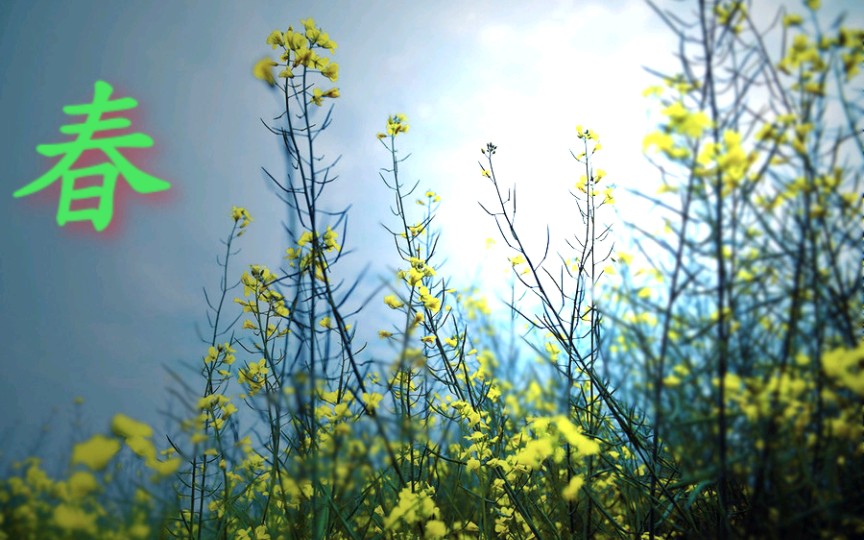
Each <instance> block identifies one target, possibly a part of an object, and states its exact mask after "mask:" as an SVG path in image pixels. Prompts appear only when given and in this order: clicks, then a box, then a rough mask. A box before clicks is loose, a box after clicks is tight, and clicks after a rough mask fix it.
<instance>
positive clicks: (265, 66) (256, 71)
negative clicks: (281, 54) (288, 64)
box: [252, 57, 277, 86]
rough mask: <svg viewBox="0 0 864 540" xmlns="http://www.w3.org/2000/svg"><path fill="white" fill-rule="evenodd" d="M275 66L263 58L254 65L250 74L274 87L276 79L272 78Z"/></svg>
mask: <svg viewBox="0 0 864 540" xmlns="http://www.w3.org/2000/svg"><path fill="white" fill-rule="evenodd" d="M276 65H277V64H276V62H274V61H273V60H271V59H270V58H267V57H264V58H262V59H261V60H258V61H257V62H256V63H255V67H253V68H252V74H253V75H255V78H257V79H261V80H262V81H265V82H266V83H267V84H269V85H270V86H275V85H276V79H275V78H274V77H273V67H275V66H276Z"/></svg>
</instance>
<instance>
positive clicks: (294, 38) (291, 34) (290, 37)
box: [283, 26, 306, 65]
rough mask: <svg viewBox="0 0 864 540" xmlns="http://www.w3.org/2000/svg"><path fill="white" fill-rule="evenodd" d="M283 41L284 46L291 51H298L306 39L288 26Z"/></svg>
mask: <svg viewBox="0 0 864 540" xmlns="http://www.w3.org/2000/svg"><path fill="white" fill-rule="evenodd" d="M283 41H284V43H285V46H286V47H288V49H290V50H292V51H299V50H300V49H302V48H304V46H305V45H306V37H305V36H304V35H303V34H301V33H299V32H295V31H294V29H293V28H291V27H290V26H289V27H288V31H287V32H285V36H284V37H283ZM295 65H296V64H295Z"/></svg>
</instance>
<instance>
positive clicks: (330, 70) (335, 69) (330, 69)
mask: <svg viewBox="0 0 864 540" xmlns="http://www.w3.org/2000/svg"><path fill="white" fill-rule="evenodd" d="M321 75H324V76H325V77H327V78H328V79H330V80H331V81H333V82H336V80H337V79H338V78H339V64H336V63H332V64H327V65H326V66H324V68H323V69H322V70H321Z"/></svg>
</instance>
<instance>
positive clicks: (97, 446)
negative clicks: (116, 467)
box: [72, 435, 120, 471]
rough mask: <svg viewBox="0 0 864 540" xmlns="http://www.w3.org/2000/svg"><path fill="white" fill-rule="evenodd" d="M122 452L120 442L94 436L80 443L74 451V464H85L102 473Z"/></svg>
mask: <svg viewBox="0 0 864 540" xmlns="http://www.w3.org/2000/svg"><path fill="white" fill-rule="evenodd" d="M119 451H120V442H119V441H117V440H116V439H111V438H108V437H105V436H104V435H94V436H93V437H91V438H90V439H89V440H88V441H85V442H82V443H78V444H76V445H75V447H74V448H73V450H72V464H73V465H74V464H76V463H83V464H84V465H86V466H87V467H88V468H90V469H91V470H94V471H101V470H102V469H104V468H105V466H106V465H108V462H109V461H111V459H112V458H113V457H114V455H115V454H117V452H119Z"/></svg>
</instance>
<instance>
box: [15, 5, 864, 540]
mask: <svg viewBox="0 0 864 540" xmlns="http://www.w3.org/2000/svg"><path fill="white" fill-rule="evenodd" d="M649 3H650V2H649ZM650 4H651V6H652V7H654V8H655V10H656V11H657V13H658V15H659V16H660V17H661V18H662V20H663V21H664V22H665V23H666V24H667V25H668V26H669V28H670V30H671V31H673V32H675V33H676V35H677V36H678V37H679V38H680V40H681V49H680V60H681V71H680V73H679V74H678V75H672V76H663V77H662V78H661V80H660V81H659V84H658V85H657V86H655V87H651V88H649V89H648V90H647V91H646V92H645V95H646V96H647V97H648V99H650V100H652V103H654V104H656V106H657V107H658V110H659V111H660V113H661V114H662V118H663V119H664V121H663V122H662V123H661V124H660V125H658V126H657V129H656V131H654V132H652V133H649V134H647V135H646V137H645V140H644V145H645V152H646V155H648V156H649V158H650V159H651V160H652V161H653V162H655V163H656V165H657V168H658V172H659V173H660V176H661V178H662V187H661V189H660V190H659V192H658V193H656V194H646V193H639V194H637V195H638V196H640V197H642V198H644V199H645V204H651V205H653V208H656V211H657V212H662V213H663V215H664V216H666V218H665V223H666V230H665V232H664V233H663V234H660V235H658V234H649V233H647V232H646V231H644V230H642V229H641V228H640V227H639V224H638V222H636V223H627V222H626V221H625V222H623V223H614V225H615V226H621V227H630V228H632V230H633V234H634V235H635V237H636V238H637V241H636V245H637V247H638V249H637V250H635V251H633V252H629V253H628V252H624V251H620V250H618V251H616V250H614V249H613V248H612V247H611V246H610V245H609V242H608V238H607V236H608V231H609V227H610V226H612V224H613V216H614V214H613V213H612V208H613V205H614V204H615V198H616V192H615V189H616V188H615V186H614V183H613V180H612V179H609V178H606V173H605V172H604V171H603V170H602V169H598V168H595V160H596V159H598V152H599V153H600V154H601V155H602V146H601V142H600V138H599V136H598V134H597V133H596V132H595V131H593V130H592V129H590V128H584V127H582V126H578V127H577V128H576V130H575V133H574V135H575V137H574V141H575V143H576V144H577V149H576V151H575V152H574V154H573V157H574V159H575V164H576V165H575V166H576V171H575V173H574V174H573V178H574V179H576V181H575V182H574V183H573V184H572V186H571V188H572V189H571V191H570V195H571V197H572V200H573V219H572V222H573V230H572V237H571V238H569V239H568V242H567V244H568V245H569V246H570V248H571V249H572V251H571V252H569V253H561V254H559V257H558V259H557V264H556V258H555V257H554V256H551V255H550V254H549V253H546V254H544V255H543V256H542V257H538V255H537V254H535V253H529V252H528V250H527V249H526V248H525V243H524V242H525V240H524V238H523V237H522V236H520V234H521V233H520V230H519V228H518V227H517V226H516V220H515V217H516V198H515V192H514V191H512V190H511V189H509V188H508V187H507V186H506V185H505V184H504V181H503V177H504V176H505V174H504V173H502V172H501V171H496V169H495V156H496V154H497V152H498V149H497V147H496V146H495V145H494V144H492V143H488V144H487V145H485V146H484V147H483V148H482V149H481V152H480V153H479V154H478V155H479V157H480V161H479V168H478V171H477V175H478V181H482V182H484V183H486V184H487V185H488V186H489V188H488V189H489V191H488V193H489V199H488V200H487V201H484V202H483V203H482V206H483V209H484V210H485V211H486V213H487V214H488V215H489V219H491V220H494V221H495V223H496V224H497V225H498V228H499V230H500V233H501V239H502V241H503V242H504V243H505V244H506V245H507V246H508V248H509V249H510V250H511V251H512V256H511V258H510V263H511V266H512V270H513V276H514V280H513V291H512V295H511V298H512V301H511V302H510V303H509V307H510V313H507V314H505V319H509V320H510V321H511V322H512V323H514V324H512V325H511V326H510V327H509V329H508V327H507V325H506V324H501V319H500V317H499V315H500V314H498V313H493V311H492V310H491V309H490V308H489V306H488V304H487V301H486V300H485V298H484V296H483V295H482V293H481V292H479V291H477V290H470V291H459V290H454V289H453V288H451V287H450V286H449V285H448V283H449V281H450V280H449V278H448V275H447V272H446V268H443V267H442V266H441V265H440V263H439V261H440V260H441V259H442V256H441V254H439V253H438V252H437V251H436V247H437V239H438V237H439V235H442V234H447V231H439V230H436V229H435V227H434V226H433V224H434V217H435V212H436V210H437V209H438V208H439V207H440V205H441V204H446V201H442V200H441V198H440V197H439V196H438V195H437V194H436V193H435V192H434V191H431V190H429V191H425V192H422V190H421V191H417V189H416V188H417V187H418V186H417V185H413V186H409V185H406V184H405V183H404V182H403V179H402V178H401V177H400V174H399V165H400V163H401V162H402V161H403V159H400V158H399V157H398V150H397V148H399V145H403V144H410V131H409V124H408V118H407V117H406V116H405V115H404V114H394V115H392V116H390V117H389V118H387V121H386V124H385V125H384V129H383V130H382V131H381V132H380V133H378V134H377V138H378V139H379V140H380V143H381V148H382V158H383V159H386V160H387V161H386V167H385V168H383V169H382V175H381V178H382V179H383V181H384V182H385V183H386V184H387V186H388V187H389V188H390V190H392V194H393V210H394V214H393V215H394V216H395V217H394V218H392V219H391V221H390V222H388V223H386V227H387V229H386V230H387V233H389V234H391V235H392V237H393V240H394V245H395V246H396V253H394V260H395V261H398V262H399V264H400V268H401V269H400V270H399V272H398V274H397V275H396V279H395V280H392V281H391V282H390V283H389V284H388V290H387V291H383V292H382V293H381V294H380V295H379V296H378V297H376V300H375V301H380V302H383V303H384V304H385V305H386V306H387V307H389V308H390V309H391V310H392V311H393V313H394V314H395V315H396V320H397V321H398V322H397V323H396V324H393V325H389V324H385V323H380V325H379V326H381V328H380V330H379V332H378V335H379V337H380V339H381V340H384V341H385V342H386V343H388V344H389V346H390V351H391V353H392V354H391V355H390V356H389V357H387V358H379V357H375V356H373V355H370V354H368V353H367V352H366V351H365V350H364V344H362V343H358V342H357V341H356V340H355V328H354V326H355V325H357V324H361V322H362V324H376V323H374V322H372V321H368V320H363V321H361V319H360V317H359V316H358V313H357V312H356V310H354V311H352V310H350V309H349V308H347V307H346V305H350V302H346V301H347V300H348V299H349V298H350V297H351V295H352V292H353V291H354V289H355V287H354V285H356V283H354V284H347V283H344V282H342V281H338V280H336V279H334V277H333V276H334V274H333V270H334V268H335V267H337V265H338V264H339V261H340V256H341V255H342V254H343V249H344V248H343V245H342V243H341V239H343V238H345V227H346V225H345V223H346V222H345V220H344V219H343V218H344V216H345V212H343V213H337V214H332V213H325V212H323V211H322V208H321V206H320V204H319V200H320V197H321V194H322V192H324V191H325V190H326V189H328V187H329V184H330V183H331V181H330V179H329V178H328V176H327V175H326V174H325V173H324V172H323V169H322V168H321V167H320V165H318V162H319V160H318V159H317V157H316V154H315V153H314V147H315V139H316V137H317V136H318V135H319V134H321V133H323V132H324V131H325V130H326V127H327V123H326V122H324V123H323V124H316V123H313V122H311V120H310V116H311V114H312V111H314V110H315V109H316V108H318V107H323V106H325V104H331V103H334V102H335V100H337V99H338V98H339V97H340V93H339V89H338V87H336V86H334V85H333V83H335V82H336V81H337V80H338V78H339V65H338V64H337V63H336V62H334V61H333V60H332V59H331V56H330V55H332V54H333V53H334V52H335V50H336V47H337V45H336V43H335V42H334V41H333V39H332V38H331V37H330V36H329V35H328V34H327V33H326V32H324V31H323V30H322V29H321V28H319V27H318V26H317V25H316V23H315V21H314V20H312V19H306V20H303V21H301V24H300V26H298V27H297V29H294V28H293V27H288V29H287V31H282V30H274V31H273V32H272V33H271V34H270V35H269V36H266V40H264V41H265V43H266V45H270V48H269V49H270V51H274V52H273V53H271V54H270V55H268V56H265V57H264V58H262V59H261V60H260V61H258V62H257V63H255V64H254V67H253V73H254V75H255V77H257V78H258V79H261V80H262V81H264V82H265V83H266V84H267V86H268V87H269V88H270V90H271V91H274V92H276V91H278V92H279V93H280V94H281V95H282V96H283V97H284V103H285V108H286V112H288V113H289V114H285V115H284V116H283V117H282V121H283V122H284V125H280V126H268V127H269V128H270V130H271V131H272V132H273V133H274V135H276V136H278V137H279V139H280V140H281V141H282V142H283V143H284V146H285V150H286V152H287V155H288V156H289V158H290V159H291V160H292V163H293V164H294V165H295V167H296V169H295V174H294V175H293V176H292V177H290V178H289V179H287V180H279V179H276V178H274V177H273V176H270V179H271V180H272V181H273V183H274V184H275V185H276V186H277V188H278V190H279V192H280V193H281V194H282V195H283V196H284V201H285V202H286V204H287V205H288V206H289V208H290V209H291V211H292V213H293V215H294V219H293V225H292V228H291V230H289V235H290V236H291V238H292V243H291V244H290V245H289V246H288V247H287V249H286V251H285V265H284V268H281V269H278V270H271V269H269V268H267V267H265V266H262V265H252V266H251V267H250V268H249V269H248V270H247V271H245V272H243V273H242V275H241V276H239V284H240V285H242V295H241V294H239V292H238V293H237V295H236V297H233V298H232V296H234V293H231V292H230V291H231V290H232V287H230V286H229V283H231V282H233V280H232V279H231V278H229V276H228V264H229V260H230V258H231V255H232V254H233V253H234V252H232V248H236V245H237V243H238V242H239V241H240V240H239V239H240V237H241V236H243V235H244V234H245V233H247V232H248V231H253V232H252V234H254V226H251V227H250V225H251V224H252V222H253V221H252V216H250V215H249V212H248V211H247V210H246V209H244V208H238V207H235V208H233V210H232V212H231V214H230V221H227V220H226V224H230V225H231V229H230V232H229V233H228V235H227V241H226V249H225V252H224V257H223V258H222V261H223V262H222V263H220V264H223V265H224V269H225V273H224V277H223V279H222V281H221V284H220V287H219V291H218V294H217V295H216V300H217V301H216V302H212V301H211V303H210V306H211V308H212V309H213V311H214V317H213V318H212V319H211V320H212V321H214V322H213V327H212V330H213V332H212V335H211V339H210V343H209V346H208V347H207V348H206V350H204V351H202V356H201V358H200V359H199V360H198V361H197V363H196V370H197V371H200V374H201V378H200V379H198V380H194V381H188V380H187V381H184V389H185V390H184V391H185V392H186V395H187V398H188V399H187V403H186V405H187V408H186V409H185V410H182V411H178V412H177V418H176V420H177V423H176V430H175V431H174V432H173V433H156V432H155V431H154V429H153V428H152V427H151V426H149V425H146V424H144V423H141V422H139V421H137V420H135V419H133V418H129V417H127V416H124V415H116V416H115V417H114V419H113V421H112V423H111V425H110V430H108V431H106V432H105V433H97V434H94V435H92V436H89V435H87V436H82V438H81V439H80V441H79V442H77V443H76V444H75V445H74V447H73V448H72V451H71V455H70V456H69V466H68V473H67V474H66V475H65V476H63V477H62V478H51V477H49V476H48V474H47V473H46V472H45V470H44V468H43V466H42V465H43V464H42V463H41V461H40V459H39V458H36V457H32V458H29V459H26V460H24V461H22V462H20V463H17V464H15V466H14V467H13V473H12V474H11V475H9V476H8V477H6V478H3V479H2V480H0V539H9V540H19V539H40V538H58V539H64V538H69V539H72V538H75V539H78V538H100V539H117V540H126V539H149V538H173V537H178V538H189V539H192V538H196V539H198V538H207V539H210V538H225V539H228V538H230V539H257V540H264V539H272V540H276V539H284V540H288V539H305V538H314V539H325V538H326V539H344V540H347V539H367V538H370V539H378V538H380V539H402V538H404V539H408V538H423V539H445V538H446V539H454V540H455V539H475V538H501V539H519V538H539V539H544V540H545V539H567V538H604V539H605V538H609V539H617V538H620V539H634V538H638V539H642V538H646V539H647V538H651V539H654V538H658V539H659V538H738V537H746V538H832V539H835V538H849V539H851V538H855V537H859V538H860V537H862V536H864V497H862V495H861V486H862V485H864V459H862V457H864V429H862V423H864V345H862V341H861V331H862V328H861V292H860V284H861V280H862V272H861V270H862V265H861V261H860V259H859V257H858V254H860V243H859V242H860V240H859V234H860V219H861V215H860V212H861V189H860V188H861V178H862V164H861V159H860V157H861V155H862V154H864V138H862V134H861V129H860V127H861V123H860V121H861V113H862V110H864V107H862V103H861V100H860V98H858V97H857V94H860V90H855V89H853V88H851V85H852V83H853V81H854V80H855V77H856V75H858V74H859V65H860V64H861V61H862V60H864V31H862V30H855V29H849V28H847V27H844V26H842V25H840V24H839V23H837V24H835V25H834V26H833V27H832V28H831V29H829V30H824V31H823V30H821V29H820V27H819V26H818V25H817V21H818V11H819V2H818V1H814V0H808V1H807V2H805V3H804V5H805V8H806V12H805V13H803V14H795V13H785V12H784V13H781V14H780V15H778V20H777V21H775V23H777V24H774V25H773V26H771V28H770V30H771V31H772V32H779V33H780V34H782V36H781V37H782V38H783V39H782V43H783V46H784V49H783V53H782V56H780V57H779V58H776V57H775V56H772V54H771V52H770V50H769V49H768V47H767V46H766V42H765V41H764V40H763V39H762V37H763V36H764V35H766V34H767V33H768V32H769V29H760V28H761V27H760V26H759V25H760V24H761V22H760V21H754V20H753V19H752V18H751V16H750V14H749V12H748V9H747V3H745V2H741V1H732V2H729V1H722V2H704V1H699V2H692V4H694V9H693V10H692V11H693V12H692V13H691V15H690V16H691V17H692V20H689V21H684V20H682V19H680V18H678V17H671V16H669V14H668V12H666V11H664V10H661V9H660V8H659V7H657V6H655V5H654V4H653V3H650ZM805 16H806V18H807V20H808V21H809V22H808V23H806V24H805ZM262 37H263V36H262ZM268 52H269V51H268ZM273 54H276V55H278V56H273ZM766 96H770V98H767V97H766ZM856 100H857V101H856ZM829 103H830V104H831V107H833V108H835V109H836V110H839V111H842V114H841V115H840V116H837V115H836V114H834V115H830V114H828V113H827V112H826V111H827V110H828V105H829ZM370 136H374V129H370ZM849 156H851V157H849ZM421 192H422V194H421V195H419V196H418V193H421ZM415 203H416V204H415ZM416 208H419V209H420V210H419V213H415V212H414V211H413V210H412V209H416ZM346 212H347V211H346ZM358 279H359V278H358ZM605 283H608V284H609V286H608V287H605V288H601V287H600V285H601V284H605ZM238 291H239V289H238ZM232 300H233V302H232ZM232 308H237V309H240V308H242V313H241V314H240V316H239V317H238V318H237V319H235V320H234V322H233V323H230V325H229V326H228V327H227V328H226V323H225V321H226V320H228V319H230V318H231V317H230V316H229V312H230V310H231V309H232ZM516 322H518V323H519V324H521V325H523V326H525V327H527V328H528V330H527V331H526V332H519V331H516V330H515V328H516V325H515V323H516ZM235 324H236V325H237V326H238V327H239V328H238V329H237V332H236V333H231V338H230V339H228V340H227V341H226V340H223V339H220V337H221V336H225V335H227V334H228V331H229V330H231V328H233V325H235ZM385 326H386V327H385ZM514 340H521V342H523V343H524V344H525V345H526V347H527V348H528V349H529V352H528V353H524V352H523V353H521V355H520V354H517V353H516V352H514V351H516V349H515V348H514V347H513V346H512V343H513V342H514Z"/></svg>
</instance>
